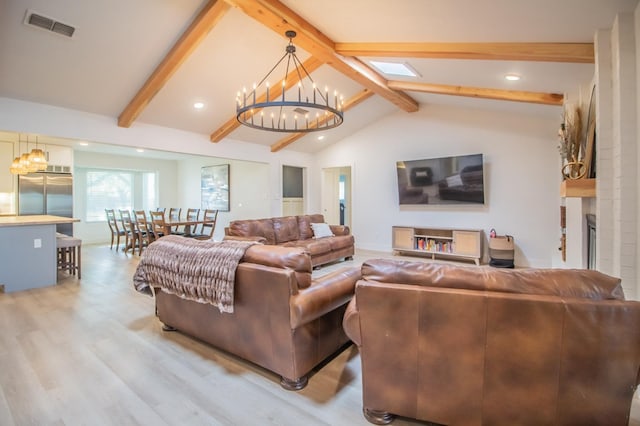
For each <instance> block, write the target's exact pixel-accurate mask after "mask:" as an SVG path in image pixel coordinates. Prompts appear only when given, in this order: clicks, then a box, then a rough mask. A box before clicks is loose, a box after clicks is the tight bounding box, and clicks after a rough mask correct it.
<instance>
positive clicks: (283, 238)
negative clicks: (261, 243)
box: [273, 216, 300, 244]
mask: <svg viewBox="0 0 640 426" xmlns="http://www.w3.org/2000/svg"><path fill="white" fill-rule="evenodd" d="M273 231H274V234H275V238H276V244H282V243H286V242H288V241H296V240H299V239H300V232H299V231H298V218H296V217H295V216H286V217H274V218H273Z"/></svg>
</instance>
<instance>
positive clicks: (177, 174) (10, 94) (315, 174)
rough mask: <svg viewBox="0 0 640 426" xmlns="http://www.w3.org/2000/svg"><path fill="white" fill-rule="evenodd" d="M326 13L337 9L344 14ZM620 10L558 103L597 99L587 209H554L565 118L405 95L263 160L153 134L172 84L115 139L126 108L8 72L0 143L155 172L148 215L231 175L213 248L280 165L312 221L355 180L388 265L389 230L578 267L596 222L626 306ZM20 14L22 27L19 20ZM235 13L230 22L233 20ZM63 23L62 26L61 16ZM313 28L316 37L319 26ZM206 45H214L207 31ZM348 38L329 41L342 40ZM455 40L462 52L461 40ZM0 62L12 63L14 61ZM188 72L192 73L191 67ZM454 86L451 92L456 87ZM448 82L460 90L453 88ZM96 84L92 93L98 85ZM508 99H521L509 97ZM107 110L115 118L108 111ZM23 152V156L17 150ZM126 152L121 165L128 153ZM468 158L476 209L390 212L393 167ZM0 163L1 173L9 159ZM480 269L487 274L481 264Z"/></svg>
mask: <svg viewBox="0 0 640 426" xmlns="http://www.w3.org/2000/svg"><path fill="white" fill-rule="evenodd" d="M8 3H9V4H10V9H11V10H12V12H13V11H14V9H17V8H18V6H16V4H17V2H11V1H10V2H8ZM191 3H193V4H192V5H191V6H193V9H194V10H196V9H197V8H196V7H195V6H194V5H195V3H198V6H199V5H200V4H201V3H202V2H195V1H194V2H191ZM285 3H287V4H289V5H290V7H291V8H292V9H295V8H296V7H295V3H296V2H285ZM338 3H339V2H338ZM595 3H598V2H595ZM554 4H555V2H549V4H548V7H549V8H552V7H554ZM465 5H466V6H469V5H468V4H465ZM333 6H335V7H336V8H338V9H339V8H340V5H333ZM361 6H362V5H361ZM20 7H21V8H22V9H24V7H23V6H20ZM32 7H33V8H34V9H35V10H39V8H40V9H44V6H43V4H42V3H41V4H35V5H33V6H32ZM327 7H328V6H327ZM349 7H355V6H349ZM362 7H364V6H362ZM414 7H417V6H415V5H414ZM496 7H497V6H496ZM616 8H618V9H617V11H614V13H612V14H611V19H609V20H608V21H607V23H606V25H604V26H603V25H599V26H597V27H594V28H592V33H591V36H592V37H591V38H589V39H588V40H587V41H594V50H595V59H594V63H592V64H588V65H587V68H586V69H585V68H583V66H584V64H580V65H577V64H568V65H567V66H568V67H569V69H570V70H571V72H570V73H573V76H574V77H573V81H572V82H571V83H572V84H571V85H568V86H567V87H563V88H562V91H561V93H562V92H563V93H564V96H565V100H566V101H567V103H572V104H580V105H583V106H585V105H587V104H588V103H589V102H590V94H591V89H592V87H593V85H594V84H595V86H596V88H597V89H596V93H597V100H598V101H597V102H598V107H597V112H598V115H597V120H598V127H597V129H598V130H597V131H598V138H597V141H598V142H597V155H596V158H597V161H598V167H597V173H598V174H597V177H596V180H597V187H596V196H595V197H592V198H572V197H566V198H563V197H561V196H560V192H559V191H560V185H561V181H562V176H561V173H560V169H561V167H562V163H561V159H560V156H559V153H558V129H559V126H560V123H561V122H562V120H563V118H562V115H563V111H564V108H563V106H562V105H555V106H553V105H526V104H524V103H521V102H509V101H504V100H491V99H478V98H474V97H460V96H448V95H444V94H440V95H424V94H417V93H413V92H409V93H410V94H411V95H412V96H414V97H415V98H416V99H419V100H420V102H419V104H420V107H419V110H418V111H415V112H411V113H408V112H406V111H403V110H401V109H399V108H397V107H396V106H395V105H394V104H393V103H391V102H389V101H388V100H386V99H384V98H383V97H382V96H374V97H372V98H370V99H368V100H366V101H365V102H364V103H363V105H362V107H363V108H364V109H363V110H358V109H357V108H354V109H352V110H350V111H346V112H345V124H344V125H343V126H347V123H348V121H349V120H352V123H353V122H357V123H358V124H357V125H354V126H355V127H352V128H350V129H349V132H348V133H346V131H343V130H341V129H340V128H337V129H335V130H334V132H335V135H334V136H332V135H330V133H331V131H328V132H326V133H327V135H328V136H327V138H328V139H329V141H327V140H325V141H324V142H320V141H317V140H315V137H314V136H313V135H309V136H307V137H305V138H303V139H301V140H300V141H298V142H296V143H295V144H292V145H290V147H289V148H290V149H282V150H279V151H277V152H271V150H270V144H271V143H273V141H274V140H277V139H270V140H268V141H267V142H266V143H264V142H263V143H251V142H248V138H247V140H245V138H244V135H246V133H242V132H243V131H244V130H243V129H240V130H238V131H237V132H239V133H232V134H231V135H230V136H228V137H226V138H225V139H223V140H222V141H220V142H218V143H212V142H211V141H210V138H209V137H210V132H211V131H213V130H215V128H217V125H216V124H211V123H209V124H207V126H208V127H206V130H202V131H189V130H185V129H184V128H176V127H173V126H172V124H173V123H174V122H175V121H173V120H172V119H170V117H171V114H172V113H171V112H165V113H164V114H165V115H164V118H166V123H167V124H161V123H160V122H161V121H162V120H160V119H158V118H157V117H158V115H162V114H160V113H159V112H158V111H157V109H156V108H159V107H158V105H157V104H154V102H156V101H158V102H159V101H160V100H164V99H166V98H170V97H171V96H172V94H174V93H175V91H177V90H180V89H181V87H177V85H176V86H171V85H170V84H168V85H167V87H166V91H160V92H159V94H158V96H159V98H161V99H160V100H159V99H155V100H154V101H152V102H151V103H150V104H149V110H148V111H147V112H143V113H142V115H141V116H140V118H139V119H138V120H137V121H135V122H134V123H133V124H132V125H131V126H130V127H120V126H118V125H117V124H116V120H117V118H118V114H119V113H120V112H121V111H122V108H123V107H124V104H122V103H120V104H118V102H115V101H114V100H113V99H110V101H109V102H111V104H110V108H111V113H110V114H106V113H104V112H102V111H100V112H96V111H95V110H91V109H90V108H83V105H82V104H81V103H80V102H78V101H77V99H69V98H66V99H64V101H61V102H60V104H56V103H55V102H54V100H53V97H48V96H49V95H47V96H45V95H42V96H39V95H38V94H37V87H34V88H33V89H30V90H32V91H23V92H22V93H21V92H20V91H19V90H18V88H19V87H22V86H21V84H15V88H14V87H13V86H12V85H13V84H14V83H16V81H17V79H18V77H16V75H15V74H16V73H15V72H11V73H7V74H5V73H4V72H2V74H3V75H9V74H10V75H11V77H10V78H8V80H7V81H6V82H5V84H2V83H0V130H1V131H2V133H0V136H1V138H0V141H2V142H7V143H10V144H12V146H13V147H14V148H13V152H14V153H15V154H17V153H18V152H19V151H20V150H24V148H25V143H24V138H25V137H26V136H27V135H29V137H30V139H29V142H30V146H29V148H30V147H32V146H33V144H34V138H35V136H36V135H37V136H38V137H39V141H40V142H43V141H47V138H50V139H49V140H50V141H51V142H50V143H51V144H52V145H56V142H55V141H56V140H58V143H59V144H60V146H63V145H64V146H66V147H69V146H71V147H72V149H73V154H72V158H73V167H74V174H76V175H77V176H78V179H77V181H78V182H79V181H80V180H79V179H80V176H81V174H82V169H83V168H84V169H87V168H99V167H103V168H113V169H117V168H118V167H125V168H135V167H139V168H141V169H144V170H162V171H161V173H160V174H161V175H163V176H164V177H161V178H160V179H161V182H162V183H161V185H162V189H161V190H160V191H159V198H158V205H160V206H167V207H169V206H173V205H176V206H183V207H188V206H199V205H200V203H201V200H200V169H201V168H202V167H204V166H211V165H214V164H230V171H231V179H230V181H231V192H230V200H231V208H230V211H228V212H220V216H219V222H218V227H217V230H216V239H221V238H222V234H223V232H224V227H225V226H227V225H228V224H229V223H230V222H231V221H232V220H238V219H249V218H264V217H276V216H281V215H282V211H283V210H282V209H283V206H282V167H283V166H284V165H287V166H296V167H300V168H303V169H304V171H305V179H306V180H305V205H304V207H305V213H309V214H311V213H317V212H322V211H323V208H324V206H323V199H322V190H323V185H324V182H323V171H324V170H326V169H329V168H335V167H348V168H349V169H350V170H351V183H352V184H351V188H350V189H351V193H352V198H351V200H352V205H351V216H350V221H349V226H350V227H351V231H352V233H353V235H354V237H355V242H356V250H361V251H366V252H377V253H384V254H389V253H390V252H391V251H392V233H391V230H392V227H393V226H398V225H406V226H432V227H443V228H461V229H469V228H470V229H480V230H483V232H484V240H483V243H484V245H485V247H486V244H487V242H488V234H489V231H490V229H492V228H495V229H496V230H497V231H498V232H499V233H500V234H510V235H513V236H514V237H515V241H516V249H515V250H516V252H515V260H516V265H517V267H523V268H524V267H536V268H538V267H539V268H546V267H554V268H555V267H557V268H585V267H586V266H587V258H586V247H587V235H586V234H587V231H586V222H585V216H586V215H587V214H593V215H595V216H596V217H597V218H598V236H597V243H598V244H597V246H598V251H597V254H596V265H597V269H598V270H599V271H601V272H604V273H607V274H610V275H613V276H617V277H621V278H622V286H623V288H624V291H625V295H626V297H627V299H631V300H638V299H640V280H638V273H639V272H638V269H637V265H638V263H639V262H638V259H639V258H640V251H639V250H638V219H640V213H639V211H638V208H637V206H636V204H637V203H636V201H637V197H638V194H637V192H638V185H637V177H636V170H637V166H638V163H639V162H640V161H639V160H638V156H637V145H638V144H637V141H638V137H639V136H638V130H637V128H636V122H637V116H638V113H637V107H636V102H637V95H636V88H637V83H636V81H637V79H638V75H640V71H639V70H638V69H637V66H636V64H635V62H636V59H637V57H638V53H637V43H636V42H635V40H636V39H638V35H639V34H640V25H639V24H638V21H639V18H638V16H639V15H640V11H639V10H638V8H637V1H626V2H625V1H618V2H612V3H611V4H610V5H609V7H607V10H608V11H609V12H611V10H612V9H616ZM56 12H57V11H56V10H55V8H54V9H52V10H51V11H50V12H49V14H51V15H53V16H56V17H57V16H58V15H57V13H56ZM617 12H620V13H617ZM20 13H21V14H24V10H22V11H21V12H20ZM183 13H184V15H185V19H184V20H183V24H182V26H177V24H174V25H176V26H174V27H172V28H174V29H176V31H175V32H174V33H173V34H171V36H170V37H169V36H165V37H167V39H169V40H167V39H163V42H165V46H164V48H165V50H168V49H166V47H167V46H171V44H172V42H173V39H177V38H178V35H179V34H180V33H181V31H180V30H182V29H183V28H184V26H185V24H184V22H188V21H189V19H187V18H189V17H191V14H189V13H186V12H183ZM233 13H235V14H239V13H240V12H238V11H235V10H234V12H233ZM496 13H497V12H496ZM576 13H578V12H576ZM380 14H384V13H383V12H380V11H378V12H377V13H376V14H375V15H376V16H377V15H380ZM5 16H7V15H5ZM372 16H373V14H372ZM589 16H591V15H589ZM59 18H60V19H63V18H64V16H59ZM3 19H4V18H3ZM234 19H239V18H237V17H236V18H234ZM372 19H373V18H372ZM222 22H224V19H223V21H222ZM313 22H314V23H317V25H320V24H321V22H320V21H318V22H316V21H315V20H313ZM11 25H15V24H11ZM252 25H256V24H255V23H254V24H252ZM523 25H524V24H523ZM216 30H217V29H216ZM216 30H214V31H216ZM325 31H326V30H325ZM334 31H336V30H334ZM212 34H214V35H215V32H214V33H212ZM171 37H173V39H172V38H171ZM349 37H351V36H349ZM349 37H347V38H344V39H341V40H339V41H343V40H345V41H347V40H349ZM425 37H426V36H425ZM425 37H423V38H425ZM273 38H274V44H276V45H278V46H277V47H278V48H281V47H283V46H284V43H285V42H286V40H285V41H283V40H284V39H283V38H282V36H281V35H274V36H273ZM352 40H354V39H352ZM228 41H229V42H230V40H228ZM422 41H424V40H422ZM462 41H469V40H465V39H464V38H463V40H462ZM512 41H551V42H553V41H584V40H556V39H552V40H512ZM0 46H1V47H2V49H0V51H1V52H6V53H9V52H11V50H10V49H9V43H6V44H2V45H0ZM265 50H268V49H265ZM161 56H162V55H160V59H161ZM264 56H266V58H261V59H260V60H261V61H262V62H264V63H265V64H266V65H268V64H269V63H270V62H272V61H273V60H275V59H277V58H276V56H278V55H276V56H270V55H267V54H265V55H264ZM4 57H6V58H10V55H8V54H6V55H4ZM156 59H158V58H156ZM9 60H10V59H7V61H9ZM479 62H483V61H479ZM484 62H488V61H484ZM156 63H157V60H156ZM185 65H186V66H189V64H188V63H185ZM7 66H8V65H3V67H7ZM153 66H155V65H153ZM153 66H151V69H149V70H147V71H146V72H145V73H142V74H140V75H135V77H132V78H131V79H130V80H129V81H127V82H126V85H127V86H128V87H127V90H126V93H127V94H128V95H127V96H128V98H126V101H128V100H129V99H131V97H132V96H133V94H134V93H135V92H136V90H138V88H139V86H140V85H142V83H143V82H144V79H145V78H146V77H147V75H148V73H149V72H150V71H152V70H153ZM191 66H193V64H192V65H191ZM572 66H575V68H571V67H572ZM132 67H134V65H132ZM147 67H148V66H147ZM245 68H250V69H249V70H248V71H247V70H242V74H243V76H247V77H246V78H247V79H248V80H247V81H251V80H250V79H253V78H259V77H261V76H262V74H261V73H263V71H266V69H265V70H263V68H264V67H261V66H257V65H251V66H245ZM6 69H7V70H9V68H6ZM137 69H139V68H137ZM453 74H455V73H453V72H452V77H451V80H454V79H455V78H456V76H455V75H453ZM211 78H214V77H211ZM342 78H344V79H345V80H347V79H346V78H345V77H344V76H341V77H340V78H338V79H336V80H335V85H339V83H341V82H342ZM43 81H45V82H46V81H49V82H51V81H53V83H50V84H55V82H56V80H55V79H53V78H52V79H45V80H43ZM332 81H334V80H332ZM438 83H442V81H438ZM451 83H452V84H456V83H455V82H454V81H451ZM42 84H46V83H42ZM92 84H94V85H100V81H94V82H92ZM332 84H334V83H332ZM348 84H349V83H347V87H349V86H348ZM350 84H352V83H350ZM34 86H37V85H34ZM69 87H73V86H72V85H69V86H65V89H68V88H69ZM235 90H236V89H234V93H235ZM513 90H518V89H517V86H515V88H514V89H513ZM45 92H46V93H49V92H48V89H47V90H43V93H45ZM102 95H104V93H103V94H102ZM63 98H64V96H63ZM222 98H223V97H222V96H220V99H218V103H220V104H226V103H227V100H226V99H223V100H221V99H222ZM119 100H121V99H119ZM422 100H424V101H422ZM125 103H126V102H125ZM229 103H230V104H231V109H230V110H228V111H226V115H225V116H228V117H232V116H233V99H231V101H230V102H229ZM113 104H118V106H117V107H116V108H113V107H112V106H111V105H113ZM145 114H146V116H145ZM154 114H156V115H154ZM180 114H182V113H180ZM176 115H177V113H176ZM149 117H153V120H148V121H146V119H147V118H149ZM228 117H227V118H228ZM198 120H201V119H198ZM205 121H206V120H205ZM198 126H200V128H202V126H203V124H202V121H198ZM19 139H20V141H21V142H22V144H20V143H19V142H18V140H19ZM332 139H337V140H332ZM63 140H64V141H66V142H63ZM80 141H82V142H88V143H89V146H87V147H80V146H78V145H77V143H79V142H80ZM325 143H326V145H323V144H325ZM92 145H93V146H92ZM101 145H108V146H110V147H112V148H113V151H112V152H111V153H105V152H100V151H98V150H97V148H96V151H92V148H94V147H97V146H101ZM319 146H320V148H318V147H319ZM135 148H139V149H144V150H146V151H147V152H149V151H161V152H165V153H176V154H175V155H174V158H166V157H165V158H164V159H154V158H152V157H149V158H145V157H143V158H144V160H141V159H140V156H139V154H138V153H135ZM126 150H130V151H131V153H130V154H125V152H126ZM466 154H482V155H483V159H484V185H485V194H484V197H485V198H484V200H485V202H484V204H480V205H429V206H401V205H400V204H399V202H398V186H397V175H396V172H397V171H396V162H397V161H407V160H417V159H423V158H438V157H446V156H457V155H466ZM182 156H184V157H182ZM3 160H8V161H9V162H10V160H11V159H10V158H8V159H3ZM5 162H6V161H5ZM2 164H5V163H2ZM123 165H125V166H123ZM6 168H7V169H8V165H7V167H6ZM3 176H4V175H3ZM162 179H164V180H162ZM16 187H17V182H16V181H15V180H12V183H11V188H12V191H11V194H13V195H14V196H15V193H16V190H17V188H16ZM82 197H83V196H82V190H81V187H78V188H76V189H75V192H74V202H75V203H74V205H75V206H76V210H75V211H74V213H75V214H76V215H77V216H78V217H79V218H80V220H81V221H80V222H79V223H77V224H75V230H76V231H77V232H78V235H79V237H80V238H82V239H83V241H84V243H85V244H87V245H90V244H96V245H99V244H103V243H105V242H108V238H109V235H108V230H107V227H106V223H104V222H102V223H100V222H87V221H86V220H85V214H84V205H83V199H82ZM0 201H3V199H0ZM561 206H565V207H566V210H567V222H568V225H569V226H568V228H567V231H566V244H567V246H566V254H567V258H566V260H563V258H562V252H561V250H559V248H560V246H561V238H562V236H563V230H562V229H561V226H560V223H561V220H560V207H561ZM15 207H16V206H15V203H14V204H13V205H12V208H13V209H14V211H13V212H12V211H9V212H6V211H3V212H2V213H4V214H6V213H15ZM484 256H485V258H484V260H485V261H486V260H487V258H486V256H487V255H486V252H485V253H484ZM147 308H148V306H145V309H147ZM636 399H637V398H636Z"/></svg>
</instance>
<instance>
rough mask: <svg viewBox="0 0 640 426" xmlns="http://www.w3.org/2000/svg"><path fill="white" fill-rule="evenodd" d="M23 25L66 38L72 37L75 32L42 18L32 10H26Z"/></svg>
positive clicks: (68, 27)
mask: <svg viewBox="0 0 640 426" xmlns="http://www.w3.org/2000/svg"><path fill="white" fill-rule="evenodd" d="M24 23H25V24H27V25H31V26H32V27H36V28H41V29H43V30H47V31H51V32H53V33H56V34H60V35H63V36H66V37H73V33H74V32H75V31H76V29H75V27H72V26H71V25H67V24H63V23H62V22H59V21H56V20H55V19H53V18H49V17H47V16H43V15H41V14H39V13H36V12H34V11H32V10H27V16H26V17H25V18H24Z"/></svg>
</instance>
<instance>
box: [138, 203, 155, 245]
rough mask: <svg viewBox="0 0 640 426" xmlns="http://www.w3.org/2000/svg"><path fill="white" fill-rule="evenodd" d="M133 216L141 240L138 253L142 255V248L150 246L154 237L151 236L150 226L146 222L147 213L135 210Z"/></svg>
mask: <svg viewBox="0 0 640 426" xmlns="http://www.w3.org/2000/svg"><path fill="white" fill-rule="evenodd" d="M134 214H135V216H136V221H135V224H136V229H137V231H138V233H139V235H140V238H141V239H142V246H141V247H140V253H142V247H144V246H148V245H149V244H151V243H152V242H153V241H154V240H155V236H154V235H153V229H152V227H151V224H150V223H149V221H148V220H147V213H146V212H145V211H144V210H136V211H135V212H134Z"/></svg>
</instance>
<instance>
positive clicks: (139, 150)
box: [136, 148, 144, 152]
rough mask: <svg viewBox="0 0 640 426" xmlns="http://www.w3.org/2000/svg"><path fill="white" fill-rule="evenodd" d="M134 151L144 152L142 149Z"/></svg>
mask: <svg viewBox="0 0 640 426" xmlns="http://www.w3.org/2000/svg"><path fill="white" fill-rule="evenodd" d="M136 151H138V152H144V149H142V148H138V149H136Z"/></svg>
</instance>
